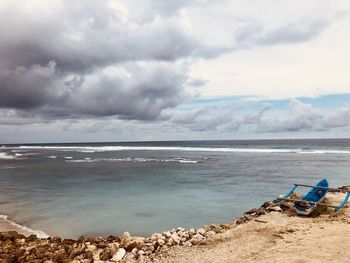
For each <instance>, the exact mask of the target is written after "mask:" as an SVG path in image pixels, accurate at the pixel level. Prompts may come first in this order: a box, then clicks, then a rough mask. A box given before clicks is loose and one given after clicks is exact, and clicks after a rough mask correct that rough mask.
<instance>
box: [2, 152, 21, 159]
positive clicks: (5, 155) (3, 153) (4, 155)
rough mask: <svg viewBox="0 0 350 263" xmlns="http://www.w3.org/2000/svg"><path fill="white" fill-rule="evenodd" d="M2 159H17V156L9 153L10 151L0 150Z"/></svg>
mask: <svg viewBox="0 0 350 263" xmlns="http://www.w3.org/2000/svg"><path fill="white" fill-rule="evenodd" d="M16 155H17V154H16ZM0 159H8V160H10V159H16V156H14V155H10V154H8V153H6V152H0Z"/></svg>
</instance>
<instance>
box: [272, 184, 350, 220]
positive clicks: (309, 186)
mask: <svg viewBox="0 0 350 263" xmlns="http://www.w3.org/2000/svg"><path fill="white" fill-rule="evenodd" d="M299 186H300V187H308V188H315V187H317V188H327V189H328V190H329V191H330V192H339V193H346V196H345V198H344V200H343V201H342V202H341V204H340V205H339V206H334V205H329V204H325V203H316V202H311V201H305V200H298V199H291V198H289V197H290V196H291V195H292V194H293V193H294V191H295V190H296V189H297V188H298V187H299ZM349 198H350V191H346V190H341V189H335V188H329V187H322V186H314V185H307V184H294V185H293V187H292V188H291V189H290V190H289V192H288V193H287V194H286V195H284V196H283V197H282V198H276V200H277V201H289V202H293V203H304V204H305V203H306V204H317V205H323V206H327V207H332V208H334V213H335V214H337V213H338V212H339V211H340V209H342V208H343V207H344V206H345V204H346V203H347V202H348V200H349Z"/></svg>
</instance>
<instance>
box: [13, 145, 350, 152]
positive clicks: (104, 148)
mask: <svg viewBox="0 0 350 263" xmlns="http://www.w3.org/2000/svg"><path fill="white" fill-rule="evenodd" d="M18 148H21V149H44V150H45V149H48V150H57V151H76V152H85V153H93V152H109V151H188V152H224V153H225V152H227V153H266V154H269V153H302V154H350V151H349V150H336V149H334V150H332V149H331V150H322V149H320V150H319V149H310V150H305V149H299V148H296V149H275V148H232V147H176V146H94V147H93V146H82V147H78V146H18Z"/></svg>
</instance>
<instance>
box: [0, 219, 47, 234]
mask: <svg viewBox="0 0 350 263" xmlns="http://www.w3.org/2000/svg"><path fill="white" fill-rule="evenodd" d="M0 219H2V220H4V221H6V222H7V223H9V224H11V225H12V226H14V227H15V228H17V229H21V230H23V231H25V232H27V233H29V234H32V235H36V236H37V237H38V238H48V237H49V235H48V234H46V233H45V232H43V231H41V230H33V229H31V228H29V227H27V226H24V225H20V224H17V223H16V222H14V221H12V220H10V219H8V216H7V215H0Z"/></svg>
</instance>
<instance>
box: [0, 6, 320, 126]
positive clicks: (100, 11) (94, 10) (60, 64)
mask: <svg viewBox="0 0 350 263" xmlns="http://www.w3.org/2000/svg"><path fill="white" fill-rule="evenodd" d="M6 3H7V4H5V5H4V6H2V7H1V8H0V36H1V41H0V57H1V60H0V93H1V94H0V109H1V108H3V109H5V110H7V109H15V110H17V111H19V112H21V111H24V110H25V111H27V112H28V113H30V114H31V115H34V116H36V117H35V118H33V117H25V116H22V117H21V116H18V118H27V119H31V120H34V121H35V120H36V118H37V117H39V118H42V119H45V120H49V119H62V118H87V117H91V118H93V117H101V116H117V117H118V118H121V119H137V120H155V119H161V118H163V117H164V116H165V115H164V114H163V115H162V112H163V111H164V110H166V109H171V108H174V107H176V106H178V105H179V104H181V103H183V102H184V101H185V100H186V99H188V98H190V97H191V96H190V95H189V94H188V93H187V91H186V90H187V88H189V87H200V86H203V85H205V83H206V81H205V80H200V79H195V80H194V79H191V78H190V77H189V74H188V71H189V69H188V64H189V63H191V59H192V58H193V57H204V58H210V57H215V56H218V55H220V54H223V53H227V52H231V51H232V50H235V49H241V48H245V47H244V46H245V45H247V46H252V45H270V44H275V43H285V42H298V41H304V40H307V39H310V38H312V37H314V36H315V35H316V34H317V33H318V32H320V31H321V30H322V29H323V28H324V26H325V25H324V24H322V23H320V24H305V25H303V27H302V26H300V27H297V26H294V25H292V26H288V27H286V28H284V27H283V26H282V27H280V28H277V29H274V30H272V31H269V30H260V31H258V32H256V31H254V30H252V28H250V27H248V28H243V29H242V30H241V31H240V33H239V34H238V37H237V40H238V41H236V42H237V43H235V44H234V45H232V46H230V47H222V46H210V45H208V44H207V43H205V41H202V40H201V39H195V38H194V37H193V36H191V35H190V34H188V33H187V32H186V30H185V29H184V28H183V27H181V25H180V24H181V23H178V21H177V20H176V19H175V18H174V19H170V18H169V17H171V16H174V17H176V16H177V15H178V13H179V10H181V8H183V7H188V6H192V5H194V4H201V5H202V4H206V3H207V4H208V3H209V2H207V1H203V0H198V1H185V0H178V1H171V2H169V1H160V0H157V1H156V0H154V1H151V0H148V1H145V2H142V3H140V2H139V1H125V4H126V6H127V7H129V10H130V11H129V13H126V12H125V10H124V11H123V8H120V7H118V6H117V8H115V7H111V6H110V5H109V2H108V1H92V0H89V1H62V3H60V4H58V5H55V4H53V3H54V1H52V2H48V6H49V7H48V8H46V9H45V8H44V9H40V8H39V9H35V8H24V7H23V8H22V5H19V4H18V2H17V3H16V2H13V3H12V2H11V1H8V2H6ZM51 4H52V6H51ZM23 6H24V5H23ZM29 6H30V5H29ZM202 118H203V117H202ZM212 118H213V120H212V121H211V120H210V116H207V118H206V119H205V118H204V120H203V122H204V123H208V126H205V125H204V124H203V127H202V128H200V129H202V130H203V129H207V128H209V127H211V126H215V125H218V124H216V123H217V122H218V121H225V120H226V119H225V118H226V117H225V118H222V117H221V116H213V117H212ZM0 121H1V120H0ZM210 122H214V124H210ZM196 127H198V125H197V126H196Z"/></svg>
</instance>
